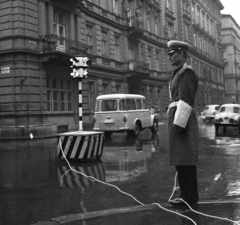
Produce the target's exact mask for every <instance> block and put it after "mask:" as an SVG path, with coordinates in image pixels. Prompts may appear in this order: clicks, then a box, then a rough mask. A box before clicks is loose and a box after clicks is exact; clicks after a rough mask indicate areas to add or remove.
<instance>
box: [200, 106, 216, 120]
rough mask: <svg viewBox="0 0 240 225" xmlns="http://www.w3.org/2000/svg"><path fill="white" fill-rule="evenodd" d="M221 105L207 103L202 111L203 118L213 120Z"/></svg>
mask: <svg viewBox="0 0 240 225" xmlns="http://www.w3.org/2000/svg"><path fill="white" fill-rule="evenodd" d="M218 109H219V105H206V106H205V107H204V110H203V112H202V119H203V121H205V120H210V121H211V120H213V119H214V117H215V115H216V113H217V112H218Z"/></svg>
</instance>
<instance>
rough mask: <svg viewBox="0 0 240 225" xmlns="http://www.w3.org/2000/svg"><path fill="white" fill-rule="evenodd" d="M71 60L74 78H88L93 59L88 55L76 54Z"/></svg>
mask: <svg viewBox="0 0 240 225" xmlns="http://www.w3.org/2000/svg"><path fill="white" fill-rule="evenodd" d="M70 61H71V62H72V66H71V68H72V69H73V72H72V73H71V76H73V77H74V78H75V77H80V78H87V74H88V72H87V68H88V67H89V66H90V65H91V63H92V62H91V60H89V58H88V57H81V56H76V57H74V58H71V59H70Z"/></svg>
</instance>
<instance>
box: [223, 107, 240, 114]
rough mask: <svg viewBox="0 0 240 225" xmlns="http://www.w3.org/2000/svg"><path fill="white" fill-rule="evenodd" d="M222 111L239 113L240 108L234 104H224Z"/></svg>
mask: <svg viewBox="0 0 240 225" xmlns="http://www.w3.org/2000/svg"><path fill="white" fill-rule="evenodd" d="M220 112H228V113H239V108H238V107H233V106H223V107H221V109H220Z"/></svg>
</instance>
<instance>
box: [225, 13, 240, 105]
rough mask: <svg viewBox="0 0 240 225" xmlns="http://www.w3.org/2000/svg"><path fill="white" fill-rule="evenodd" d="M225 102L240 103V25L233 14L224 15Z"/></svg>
mask: <svg viewBox="0 0 240 225" xmlns="http://www.w3.org/2000/svg"><path fill="white" fill-rule="evenodd" d="M222 42H223V58H224V59H223V60H224V66H225V67H224V83H225V103H231V102H235V103H238V104H240V63H239V61H240V26H239V24H237V23H236V21H235V19H234V18H233V17H232V16H231V15H225V14H224V15H222Z"/></svg>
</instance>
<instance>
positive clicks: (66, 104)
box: [47, 78, 73, 112]
mask: <svg viewBox="0 0 240 225" xmlns="http://www.w3.org/2000/svg"><path fill="white" fill-rule="evenodd" d="M72 92H73V87H72V81H71V80H66V79H59V78H47V102H48V111H49V112H72V111H73V108H72V105H73V103H72V101H73V96H72Z"/></svg>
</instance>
